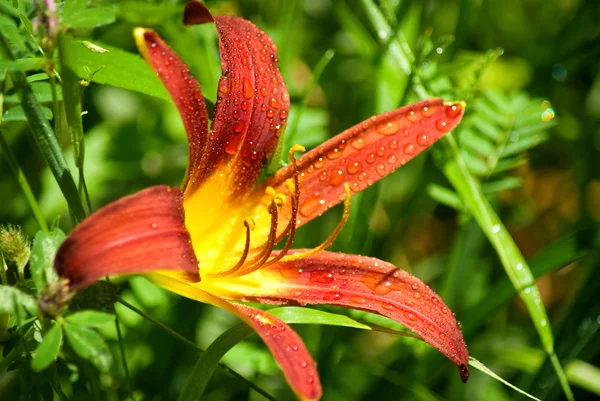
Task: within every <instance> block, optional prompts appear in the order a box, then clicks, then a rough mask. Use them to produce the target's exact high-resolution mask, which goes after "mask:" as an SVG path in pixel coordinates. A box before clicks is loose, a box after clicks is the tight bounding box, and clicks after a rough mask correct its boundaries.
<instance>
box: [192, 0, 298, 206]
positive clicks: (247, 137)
mask: <svg viewBox="0 0 600 401" xmlns="http://www.w3.org/2000/svg"><path fill="white" fill-rule="evenodd" d="M211 19H212V20H214V22H215V24H216V26H217V31H218V34H219V44H220V53H221V69H222V74H223V75H222V76H221V79H220V81H219V86H218V92H217V107H216V109H215V116H214V119H213V125H212V131H213V135H214V138H215V142H216V143H219V144H222V146H224V149H225V160H226V162H227V163H228V164H229V165H230V167H231V176H230V179H231V180H232V185H233V188H232V192H233V195H241V194H244V193H245V192H247V191H248V189H250V188H251V187H252V186H253V185H254V183H255V182H256V180H257V179H258V176H259V175H260V173H261V171H262V168H263V166H264V163H265V161H266V160H267V158H268V157H269V156H270V155H271V153H272V152H273V150H274V148H275V145H276V144H277V140H278V137H279V133H280V132H282V130H283V126H284V125H285V122H286V121H287V115H288V112H289V107H290V100H289V95H288V92H287V89H286V86H285V83H284V82H283V78H282V77H281V74H280V72H279V68H278V67H277V63H278V60H277V48H276V46H275V44H274V43H273V41H272V40H271V38H270V37H269V36H268V35H267V34H265V33H264V32H263V31H261V30H260V29H259V28H257V27H256V26H255V25H254V24H252V23H251V22H250V21H247V20H244V19H242V18H238V17H229V16H211V14H210V12H209V11H208V9H207V8H206V7H205V6H204V5H203V4H202V3H199V2H196V1H192V2H190V3H188V5H187V6H186V10H185V14H184V22H185V23H187V24H195V23H204V22H208V21H211Z"/></svg>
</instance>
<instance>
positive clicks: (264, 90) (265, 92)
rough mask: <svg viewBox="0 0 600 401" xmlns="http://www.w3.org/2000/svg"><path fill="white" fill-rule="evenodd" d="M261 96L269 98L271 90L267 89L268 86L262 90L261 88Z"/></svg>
mask: <svg viewBox="0 0 600 401" xmlns="http://www.w3.org/2000/svg"><path fill="white" fill-rule="evenodd" d="M260 94H261V95H263V96H267V95H268V94H269V90H268V89H267V87H266V86H263V87H262V88H260Z"/></svg>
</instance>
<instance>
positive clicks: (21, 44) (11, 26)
mask: <svg viewBox="0 0 600 401" xmlns="http://www.w3.org/2000/svg"><path fill="white" fill-rule="evenodd" d="M0 31H1V32H2V34H3V35H4V36H6V38H7V39H8V41H9V42H10V43H11V44H12V45H13V46H14V47H15V49H18V50H20V51H22V52H28V51H29V49H28V48H27V46H26V45H25V40H24V39H23V36H22V35H21V34H20V33H19V29H18V28H17V25H16V24H15V22H14V21H13V19H12V18H9V17H7V16H6V15H4V14H2V13H0Z"/></svg>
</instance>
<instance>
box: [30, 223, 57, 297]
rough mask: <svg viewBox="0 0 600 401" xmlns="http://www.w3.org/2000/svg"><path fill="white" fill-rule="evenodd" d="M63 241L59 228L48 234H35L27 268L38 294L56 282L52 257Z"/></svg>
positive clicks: (39, 232) (42, 232) (44, 232)
mask: <svg viewBox="0 0 600 401" xmlns="http://www.w3.org/2000/svg"><path fill="white" fill-rule="evenodd" d="M64 240H65V234H64V233H63V232H62V231H61V230H60V229H59V228H55V229H53V230H52V231H50V232H46V231H38V232H37V233H36V234H35V238H34V240H33V247H32V249H31V259H30V260H31V262H30V264H29V268H30V271H31V278H32V279H33V283H34V285H35V288H36V290H37V292H38V294H40V293H41V292H42V291H44V289H45V288H46V287H47V286H48V284H52V283H55V282H57V281H58V275H57V274H56V271H55V270H54V257H55V256H56V251H57V250H58V247H59V246H60V244H62V242H63V241H64Z"/></svg>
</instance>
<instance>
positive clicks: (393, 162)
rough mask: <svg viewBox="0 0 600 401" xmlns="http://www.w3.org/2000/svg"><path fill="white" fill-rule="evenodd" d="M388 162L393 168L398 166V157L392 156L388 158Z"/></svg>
mask: <svg viewBox="0 0 600 401" xmlns="http://www.w3.org/2000/svg"><path fill="white" fill-rule="evenodd" d="M387 162H388V164H390V165H392V166H393V165H395V164H396V156H394V155H391V156H390V157H388V159H387Z"/></svg>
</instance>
